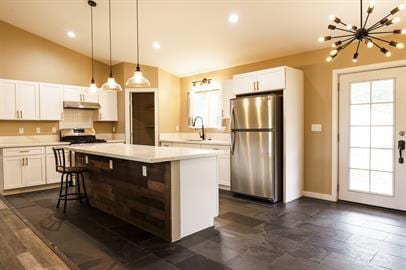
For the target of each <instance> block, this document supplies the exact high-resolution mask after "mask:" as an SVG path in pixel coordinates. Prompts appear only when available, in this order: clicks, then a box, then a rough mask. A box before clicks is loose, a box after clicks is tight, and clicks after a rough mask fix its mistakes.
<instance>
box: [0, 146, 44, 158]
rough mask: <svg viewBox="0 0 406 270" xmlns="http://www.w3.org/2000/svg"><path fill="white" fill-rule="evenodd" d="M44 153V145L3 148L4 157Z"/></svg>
mask: <svg viewBox="0 0 406 270" xmlns="http://www.w3.org/2000/svg"><path fill="white" fill-rule="evenodd" d="M43 154H44V147H23V148H6V149H4V150H3V156H4V157H19V156H31V155H43Z"/></svg>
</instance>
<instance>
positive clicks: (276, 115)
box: [230, 94, 283, 202]
mask: <svg viewBox="0 0 406 270" xmlns="http://www.w3.org/2000/svg"><path fill="white" fill-rule="evenodd" d="M230 109H231V191H232V192H235V193H240V194H245V195H250V196H255V197H260V198H264V199H267V200H270V201H273V202H278V201H280V200H282V198H283V197H282V196H283V192H282V183H283V175H282V173H283V97H282V96H280V95H270V94H266V95H258V96H245V97H237V98H235V99H232V100H231V108H230Z"/></svg>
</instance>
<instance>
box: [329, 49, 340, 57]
mask: <svg viewBox="0 0 406 270" xmlns="http://www.w3.org/2000/svg"><path fill="white" fill-rule="evenodd" d="M337 53H338V50H332V51H331V52H330V55H331V56H333V55H336V54H337Z"/></svg>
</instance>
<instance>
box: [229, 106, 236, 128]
mask: <svg viewBox="0 0 406 270" xmlns="http://www.w3.org/2000/svg"><path fill="white" fill-rule="evenodd" d="M234 121H235V113H234V106H231V121H230V129H231V130H233V129H234Z"/></svg>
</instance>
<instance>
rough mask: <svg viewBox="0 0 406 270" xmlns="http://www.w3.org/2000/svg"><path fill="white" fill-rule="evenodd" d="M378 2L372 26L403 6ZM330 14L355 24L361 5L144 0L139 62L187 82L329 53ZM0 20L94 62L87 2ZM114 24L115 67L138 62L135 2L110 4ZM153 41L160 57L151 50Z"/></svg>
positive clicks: (102, 54)
mask: <svg viewBox="0 0 406 270" xmlns="http://www.w3.org/2000/svg"><path fill="white" fill-rule="evenodd" d="M96 2H97V4H98V6H97V7H96V8H95V10H94V13H95V15H94V16H95V57H96V58H97V59H98V60H101V61H103V62H106V63H107V62H108V1H107V0H96ZM364 2H365V4H364V5H365V8H366V6H367V5H368V1H364ZM376 2H377V3H376V8H375V12H374V13H373V16H372V18H371V20H370V21H371V22H372V21H376V20H378V19H380V18H381V17H383V16H384V15H386V13H388V12H389V11H390V10H391V9H392V8H394V7H395V6H396V5H398V4H400V3H406V0H380V1H379V0H378V1H376ZM232 12H235V13H237V14H238V15H239V17H240V20H239V22H238V23H237V24H235V25H231V24H229V23H228V16H229V14H230V13H232ZM332 13H334V14H336V15H338V16H340V17H341V18H343V19H344V20H345V21H346V22H348V23H350V24H357V23H358V21H359V1H358V0H140V43H141V44H140V52H141V55H140V56H141V63H143V64H147V65H152V66H158V67H160V68H162V69H165V70H167V71H169V72H172V73H174V74H176V75H178V76H186V75H190V74H194V73H200V72H204V71H209V70H215V69H220V68H226V67H230V66H236V65H240V64H246V63H251V62H256V61H260V60H265V59H270V58H274V57H279V56H284V55H289V54H294V53H298V52H303V51H308V50H312V49H317V48H321V47H325V46H326V44H319V43H318V42H317V38H318V37H319V36H320V35H324V34H327V33H329V31H328V30H327V25H328V15H330V14H332ZM405 13H406V12H405V10H404V11H403V12H402V14H401V15H400V16H401V18H402V22H401V26H402V27H403V28H404V27H405V25H406V24H405V21H406V14H405ZM0 20H3V21H5V22H7V23H10V24H13V25H15V26H17V27H20V28H22V29H24V30H26V31H29V32H32V33H34V34H36V35H39V36H41V37H44V38H46V39H49V40H51V41H53V42H56V43H58V44H61V45H63V46H66V47H68V48H70V49H72V50H75V51H78V52H81V53H83V54H86V55H90V29H89V28H90V25H89V23H90V10H89V7H88V5H87V1H86V0H1V1H0ZM112 23H113V60H114V62H116V63H117V62H122V61H126V62H136V50H135V44H136V37H135V25H136V21H135V0H112ZM397 28H399V26H398V27H397ZM69 30H72V31H74V32H75V33H76V35H77V37H76V39H69V38H68V37H67V36H66V32H67V31H69ZM2 38H4V37H2ZM155 40H157V41H159V42H160V44H161V49H160V50H155V49H153V48H152V42H153V41H155Z"/></svg>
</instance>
